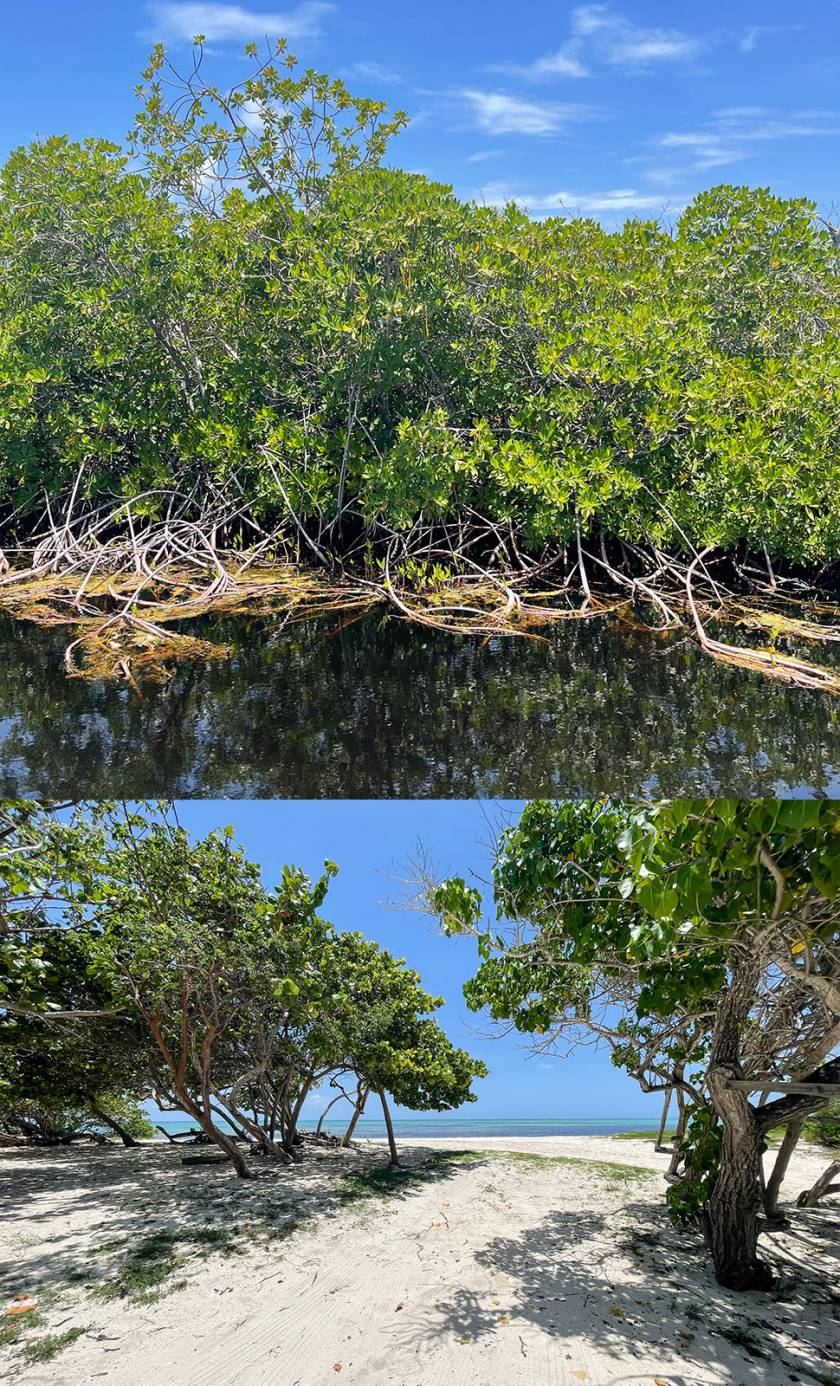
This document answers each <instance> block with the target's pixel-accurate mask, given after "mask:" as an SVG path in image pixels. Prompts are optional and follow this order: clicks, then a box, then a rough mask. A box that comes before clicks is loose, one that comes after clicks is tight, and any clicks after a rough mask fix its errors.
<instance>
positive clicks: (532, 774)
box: [0, 613, 840, 799]
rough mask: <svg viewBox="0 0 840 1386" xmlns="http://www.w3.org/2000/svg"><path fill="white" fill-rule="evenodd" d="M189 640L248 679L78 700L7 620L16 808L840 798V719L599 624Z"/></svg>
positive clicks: (678, 646) (29, 633) (251, 631)
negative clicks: (210, 644)
mask: <svg viewBox="0 0 840 1386" xmlns="http://www.w3.org/2000/svg"><path fill="white" fill-rule="evenodd" d="M190 630H191V632H192V633H193V634H196V635H201V636H203V637H204V638H207V639H213V640H217V641H220V642H225V643H228V644H230V645H231V646H232V647H233V652H232V656H231V658H230V659H228V660H219V661H211V662H210V663H208V664H193V663H189V664H182V665H180V666H178V667H176V668H175V670H174V673H173V675H172V677H171V679H170V680H169V682H168V683H166V684H163V685H154V684H147V685H145V686H144V688H143V698H142V700H139V699H138V698H137V696H136V694H135V693H134V692H132V690H131V689H130V688H129V687H128V686H127V685H125V684H118V683H88V682H85V681H83V680H81V679H68V678H67V677H66V675H65V673H64V669H63V665H62V653H63V650H64V646H65V644H66V643H67V640H68V639H69V638H70V637H69V636H68V635H67V632H66V631H62V630H60V629H59V630H56V629H53V630H47V629H39V628H37V627H34V626H31V625H26V624H23V623H16V622H12V621H9V620H1V621H0V785H2V792H3V794H4V795H6V796H14V795H31V796H44V797H49V798H53V799H55V798H64V797H73V798H79V797H84V796H89V797H108V796H114V797H122V796H126V797H135V796H154V795H162V796H169V795H173V796H178V795H180V796H191V795H192V796H206V795H220V796H232V797H292V798H326V797H332V798H344V797H358V798H366V797H368V798H381V797H389V798H398V797H400V798H412V797H414V798H418V797H426V796H429V797H458V798H473V797H476V796H490V797H492V796H501V797H506V798H520V797H521V798H528V797H532V796H540V795H558V796H566V797H573V796H588V795H597V794H603V793H609V794H616V795H618V794H623V795H644V796H646V797H651V796H656V795H687V794H695V793H697V794H722V795H730V796H770V795H776V794H782V795H784V794H797V795H802V794H829V795H832V796H838V795H840V699H838V698H832V697H830V696H829V695H826V694H821V693H812V692H805V691H803V690H801V689H797V688H792V687H788V686H786V685H784V684H782V683H778V682H775V681H773V680H770V679H768V678H765V677H764V676H762V675H759V674H750V673H747V672H746V671H743V670H740V669H737V668H733V667H731V666H730V667H727V666H725V665H721V664H717V663H715V662H714V661H713V660H712V659H710V658H709V657H708V656H706V655H703V654H702V653H700V651H699V650H698V649H696V647H695V646H694V645H693V644H692V643H691V642H689V641H686V640H681V639H674V638H673V637H672V638H670V639H663V638H662V637H661V636H654V635H648V634H646V633H645V632H632V633H629V632H627V631H625V630H622V629H621V628H619V627H617V626H615V625H608V624H607V623H606V622H605V621H588V622H570V623H569V624H568V625H566V626H561V627H560V628H558V630H557V631H556V634H555V635H554V637H553V639H552V641H551V643H546V644H543V643H539V642H537V641H528V640H515V639H508V640H498V641H493V642H491V643H490V644H486V645H483V644H482V643H481V642H479V641H477V640H472V639H469V640H468V639H463V638H458V637H453V636H448V635H445V634H438V633H436V632H432V631H427V630H424V629H420V628H419V627H417V626H411V625H408V624H407V623H405V622H403V621H399V620H395V619H393V618H388V617H383V616H382V615H380V614H378V613H377V614H374V615H372V616H367V617H365V618H364V619H363V620H360V621H357V622H356V623H355V624H353V625H349V626H346V627H345V628H344V629H343V630H340V631H337V632H335V633H330V630H331V627H330V626H324V625H320V626H319V625H317V624H316V623H312V624H310V625H306V626H296V627H292V628H286V629H283V628H282V627H281V625H280V623H279V622H277V621H272V620H271V619H266V618H261V619H254V620H250V619H244V618H242V617H233V618H226V619H213V620H208V621H205V622H201V623H198V622H195V623H193V624H192V626H191V627H190ZM836 657H837V656H836V655H835V658H836ZM820 658H822V659H823V662H827V659H826V657H825V656H824V655H823V654H822V652H820Z"/></svg>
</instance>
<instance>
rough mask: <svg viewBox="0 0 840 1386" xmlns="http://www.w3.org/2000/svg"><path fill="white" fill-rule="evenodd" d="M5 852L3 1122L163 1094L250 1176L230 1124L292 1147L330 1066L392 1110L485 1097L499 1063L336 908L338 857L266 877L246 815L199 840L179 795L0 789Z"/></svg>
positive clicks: (1, 903) (282, 1151) (1, 888)
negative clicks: (48, 799) (116, 796)
mask: <svg viewBox="0 0 840 1386" xmlns="http://www.w3.org/2000/svg"><path fill="white" fill-rule="evenodd" d="M0 850H2V857H0V1119H4V1118H5V1119H6V1120H7V1123H8V1124H11V1125H13V1126H14V1127H16V1128H17V1129H20V1128H21V1126H23V1128H24V1129H27V1126H26V1122H25V1121H21V1120H20V1119H19V1118H20V1116H21V1114H24V1115H25V1112H26V1111H27V1110H29V1109H31V1108H32V1106H33V1104H40V1107H41V1108H44V1109H46V1108H47V1107H49V1108H50V1109H51V1110H54V1111H55V1112H58V1113H60V1112H65V1113H70V1112H71V1111H72V1110H73V1109H79V1110H83V1111H87V1112H88V1114H90V1113H93V1114H94V1115H100V1117H101V1118H102V1119H103V1120H104V1119H105V1116H108V1115H111V1116H115V1115H118V1113H117V1111H116V1110H115V1104H116V1107H119V1109H120V1110H123V1108H125V1104H126V1102H133V1101H136V1100H138V1099H142V1098H148V1097H154V1098H155V1099H157V1101H158V1102H159V1103H161V1104H162V1105H163V1106H164V1107H167V1108H171V1109H173V1110H178V1111H181V1112H186V1113H187V1114H188V1115H189V1116H190V1117H191V1118H192V1120H193V1121H194V1122H195V1123H196V1124H197V1125H198V1126H200V1127H201V1129H202V1130H203V1131H204V1132H205V1134H206V1135H207V1136H208V1137H209V1138H210V1139H211V1140H214V1141H216V1143H217V1144H219V1145H221V1146H222V1148H223V1149H224V1150H225V1151H226V1153H227V1154H228V1155H229V1156H230V1157H231V1159H232V1160H233V1161H234V1164H235V1165H236V1167H237V1170H238V1172H239V1173H240V1174H246V1173H247V1172H248V1168H247V1165H246V1162H245V1160H244V1158H243V1155H242V1151H241V1150H240V1149H239V1148H238V1147H237V1146H236V1144H235V1143H234V1142H233V1141H232V1140H231V1138H230V1135H229V1132H230V1131H231V1130H232V1131H234V1132H235V1133H237V1134H238V1135H239V1136H240V1137H241V1138H242V1139H243V1140H247V1141H248V1142H249V1143H250V1144H251V1145H252V1146H253V1147H254V1148H256V1149H259V1150H260V1151H261V1152H262V1153H263V1154H264V1155H267V1156H270V1157H272V1158H276V1159H279V1160H282V1161H288V1160H289V1159H290V1157H291V1153H292V1150H293V1147H294V1145H295V1141H296V1135H297V1127H298V1121H299V1118H300V1115H301V1110H302V1107H303V1103H304V1101H305V1099H306V1097H307V1096H308V1094H309V1093H310V1092H311V1091H313V1090H316V1089H317V1088H318V1087H319V1086H320V1085H321V1084H323V1083H325V1082H327V1081H328V1080H329V1079H330V1077H331V1076H335V1075H345V1074H349V1075H352V1076H353V1077H355V1079H356V1081H357V1084H358V1086H359V1089H360V1090H364V1091H365V1092H367V1091H374V1092H375V1093H377V1094H378V1095H379V1097H380V1100H381V1101H382V1103H383V1106H384V1105H385V1094H386V1093H390V1094H391V1095H392V1096H393V1098H394V1099H395V1100H396V1101H397V1102H399V1103H402V1104H404V1105H405V1106H408V1107H411V1108H414V1109H417V1110H430V1109H431V1110H441V1111H442V1110H446V1109H449V1108H453V1107H458V1106H460V1105H461V1103H463V1102H473V1101H475V1096H474V1094H473V1093H472V1082H473V1079H474V1078H477V1077H481V1076H483V1075H484V1074H485V1072H486V1069H485V1067H484V1065H483V1064H482V1063H481V1062H479V1061H478V1060H474V1059H472V1058H471V1057H470V1055H468V1054H467V1053H466V1052H465V1051H464V1050H461V1049H458V1048H457V1047H456V1046H455V1045H453V1044H452V1042H451V1041H450V1039H449V1038H448V1036H447V1035H446V1034H445V1032H444V1031H443V1029H442V1028H441V1027H440V1025H439V1024H438V1023H437V1021H436V1020H435V1019H434V1013H435V1012H436V1011H437V1010H439V1009H440V1007H441V1005H442V1001H441V999H440V998H439V997H435V996H432V995H430V994H429V993H428V992H426V991H425V990H424V988H423V987H422V984H421V981H420V977H419V976H418V974H417V973H416V972H414V971H412V970H410V969H408V968H406V967H405V965H404V960H403V959H399V958H394V957H392V955H391V954H390V953H389V952H388V951H387V950H385V949H383V948H381V947H380V946H379V944H377V943H375V942H374V941H372V940H368V939H365V938H364V937H363V935H362V934H360V933H342V932H338V931H337V930H335V929H334V928H333V926H332V925H331V924H330V923H329V921H327V920H326V919H324V918H323V916H322V915H321V913H320V907H321V906H322V904H323V902H324V899H325V896H326V892H327V887H328V884H329V881H330V879H331V877H332V876H333V875H334V874H335V872H336V871H337V867H336V866H335V865H334V864H333V863H331V862H327V863H326V864H325V871H324V874H323V876H322V877H321V878H320V879H319V880H318V881H315V882H312V881H310V880H309V879H308V878H307V877H306V876H305V875H304V874H303V872H301V871H300V870H298V869H297V868H293V867H288V866H287V867H284V868H283V871H282V876H281V880H280V882H279V884H278V885H277V887H276V888H275V889H273V890H269V889H267V888H266V887H265V886H264V885H263V884H262V881H261V878H260V871H259V868H258V867H257V865H256V864H255V863H253V862H251V861H249V860H248V859H247V857H246V856H245V853H244V852H243V851H242V849H241V848H240V847H238V846H237V845H236V843H235V842H234V840H233V831H232V829H230V828H228V829H225V830H224V831H223V832H217V833H211V834H210V835H209V836H207V837H206V838H204V839H202V840H200V841H197V842H194V841H192V840H191V839H190V838H189V837H188V835H187V833H186V832H185V831H184V830H183V829H182V828H180V827H179V826H178V824H177V823H176V822H175V820H174V817H173V815H172V813H171V811H170V810H168V809H167V808H166V806H162V807H161V808H158V809H155V808H152V807H147V808H141V809H137V810H130V809H128V808H125V807H123V808H117V807H115V806H112V805H107V804H106V805H100V806H99V807H98V808H97V809H96V810H92V811H89V810H86V809H80V810H78V811H76V812H75V814H73V815H67V814H62V813H55V812H54V811H52V810H50V809H49V808H46V809H44V808H40V807H39V806H38V805H35V804H31V803H22V804H14V803H9V802H6V801H2V802H0ZM103 1114H104V1116H103ZM54 1124H56V1123H54ZM106 1124H108V1122H107V1121H106Z"/></svg>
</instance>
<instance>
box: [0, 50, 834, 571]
mask: <svg viewBox="0 0 840 1386" xmlns="http://www.w3.org/2000/svg"><path fill="white" fill-rule="evenodd" d="M248 53H249V55H250V58H251V60H252V63H253V72H252V74H251V75H249V76H248V77H246V78H245V79H244V80H243V81H242V82H241V83H239V85H238V86H236V87H234V88H233V89H231V90H229V91H228V90H223V89H222V88H220V87H217V86H215V85H214V84H213V83H212V82H210V81H209V80H208V78H207V77H206V76H205V67H206V65H207V61H208V60H207V59H206V57H205V55H204V52H203V47H202V45H201V44H199V45H198V47H197V49H196V55H195V63H194V66H193V68H192V69H191V70H190V71H189V72H188V73H187V74H185V75H178V74H175V73H174V72H173V71H172V69H171V68H169V66H168V60H167V58H166V56H165V54H164V53H163V51H162V50H161V49H156V50H155V51H154V53H153V55H152V59H151V62H150V65H149V67H148V69H147V71H146V73H145V76H144V85H143V87H142V89H141V90H142V106H141V109H140V112H139V115H138V117H137V121H136V124H135V127H134V130H133V131H132V133H131V135H130V137H129V140H128V143H127V145H126V148H125V149H121V148H119V147H117V146H115V145H113V144H110V143H107V142H105V141H103V140H98V139H91V140H87V141H85V142H83V143H81V144H78V143H73V142H72V141H70V140H69V139H67V138H64V137H61V136H56V137H52V138H49V139H45V140H43V141H38V142H36V143H34V144H32V145H31V146H29V147H28V148H21V149H17V150H16V151H15V152H14V153H13V154H12V155H11V156H10V158H9V159H8V161H7V163H6V165H5V167H4V168H3V169H2V172H0V499H1V500H2V518H3V532H4V535H5V541H6V544H7V547H13V546H14V545H15V544H16V543H25V542H26V541H27V540H28V539H29V538H30V536H31V535H32V533H33V531H34V530H35V529H37V528H38V527H39V526H40V524H41V521H42V517H43V514H44V510H45V506H48V507H49V514H50V516H51V520H52V524H53V527H54V530H53V533H54V536H55V534H61V533H62V532H63V531H62V526H64V525H65V524H66V523H70V524H71V527H72V525H77V524H79V523H82V521H84V523H86V524H89V525H95V523H96V520H97V517H98V518H99V519H101V518H102V516H103V515H106V514H107V515H111V516H113V517H114V519H115V521H116V522H117V523H118V524H119V525H122V526H123V528H125V527H126V525H127V524H128V511H127V510H126V509H123V510H122V511H119V509H118V507H120V506H123V507H125V506H127V505H128V504H129V503H130V509H131V516H132V520H133V521H136V522H139V521H140V520H142V519H150V518H151V519H156V520H160V521H161V522H163V521H164V520H166V519H167V518H170V519H171V517H172V515H173V513H175V512H177V513H178V515H180V516H181V517H182V519H183V518H184V517H186V520H187V521H189V522H195V523H198V525H199V526H200V527H201V529H202V532H203V534H204V535H205V537H206V536H207V535H209V536H211V540H212V543H213V544H215V543H216V542H217V541H218V542H221V540H222V539H224V541H225V544H226V546H228V547H231V546H232V547H235V546H237V545H241V546H249V545H251V544H253V543H258V542H260V541H261V540H264V539H265V538H266V537H267V536H269V535H273V536H275V540H274V547H273V548H272V549H271V550H270V552H271V553H273V554H276V553H277V551H278V549H279V550H282V547H283V544H284V543H285V545H286V546H287V550H286V551H287V552H295V551H296V552H297V553H299V554H303V555H305V556H307V557H309V558H318V560H319V561H320V560H326V559H330V558H333V557H335V556H336V555H338V556H342V557H345V558H346V557H348V555H350V554H352V553H355V554H356V555H357V556H359V557H362V556H363V555H364V553H365V544H366V543H368V542H369V541H370V542H374V541H380V540H383V539H384V540H391V539H393V537H394V536H403V537H406V536H411V535H415V536H416V535H417V532H418V526H419V527H421V528H422V527H424V526H427V525H432V526H438V527H443V528H444V529H446V532H447V544H446V548H447V550H448V552H449V553H450V555H451V556H452V558H453V561H454V560H455V559H456V558H458V557H461V558H463V557H464V556H466V555H469V556H470V557H473V558H475V557H479V556H480V557H481V560H482V562H483V563H487V562H489V561H490V560H491V559H493V558H495V561H497V562H498V563H499V564H500V565H502V566H503V567H506V568H508V569H512V568H515V567H517V565H518V564H519V563H520V562H521V561H524V560H525V559H527V556H528V555H532V554H538V553H542V552H543V550H545V549H546V548H549V549H550V550H552V551H554V552H559V551H561V550H562V549H564V548H565V547H566V546H572V549H571V551H572V553H573V554H574V553H575V549H574V545H575V544H576V543H577V536H578V534H579V533H580V534H582V536H583V539H584V542H585V543H586V542H588V541H590V540H591V539H592V538H593V537H603V538H605V539H606V540H609V541H614V542H615V544H618V541H621V543H623V544H624V545H626V546H635V547H638V548H642V549H644V550H645V552H646V553H648V554H649V553H650V552H651V551H652V550H654V549H658V550H662V551H668V552H669V553H671V554H675V553H680V554H682V555H684V556H689V555H690V554H691V552H692V550H693V549H697V550H702V549H705V548H707V547H710V546H714V547H722V548H724V549H726V550H730V551H733V552H734V551H736V550H739V549H740V550H741V552H742V553H743V552H744V551H751V552H753V553H758V554H761V553H762V551H766V553H767V554H768V555H769V556H770V558H771V559H773V560H786V561H788V562H790V563H793V564H801V565H806V566H807V567H809V568H810V569H814V570H815V569H816V568H818V567H820V566H821V565H825V564H831V563H833V562H834V561H835V560H837V558H838V557H840V469H838V441H840V413H838V409H837V399H838V387H839V386H840V350H838V327H840V297H838V277H837V274H838V249H837V247H836V246H835V244H834V243H833V241H832V238H831V236H830V235H829V234H828V232H827V230H826V229H825V228H824V226H823V225H822V224H821V223H820V222H819V220H818V219H817V218H816V217H815V215H814V213H815V208H814V207H813V205H812V204H811V203H809V202H808V201H807V200H806V199H787V200H786V199H782V198H778V197H775V196H773V195H772V194H771V193H770V192H769V191H768V190H767V189H761V188H758V189H750V188H746V187H730V186H721V187H716V188H713V189H711V190H709V191H707V192H704V193H702V194H701V195H700V196H699V197H697V198H696V200H695V201H694V202H693V203H692V204H691V205H690V206H689V207H688V208H687V209H686V210H685V211H684V212H683V213H682V214H681V215H680V216H679V218H678V219H677V221H676V224H675V225H674V226H673V227H672V228H667V227H664V226H662V225H660V224H658V223H656V222H652V221H635V220H634V221H629V222H628V223H627V224H626V225H625V227H624V228H623V229H622V230H620V231H613V232H611V231H607V230H605V229H603V228H602V227H601V226H600V225H598V224H597V223H596V222H594V221H591V220H582V219H571V220H567V219H565V218H558V217H552V218H549V219H547V220H545V221H541V222H538V221H532V220H530V219H529V218H528V217H527V216H525V215H524V214H523V213H522V212H521V211H520V210H518V209H517V208H516V207H515V206H512V205H511V206H507V207H503V208H496V207H492V206H490V207H488V206H481V205H477V204H476V203H473V202H463V201H461V200H459V199H458V198H457V197H456V196H455V195H454V193H453V192H452V190H451V189H450V188H449V187H446V186H444V185H442V184H439V183H435V182H431V181H429V180H428V179H426V178H425V177H422V176H420V175H418V174H412V173H406V172H402V171H400V170H399V169H397V168H394V167H390V166H387V165H385V164H384V163H383V157H384V154H385V149H386V144H387V141H388V139H389V138H390V137H391V136H392V135H393V134H395V133H396V132H397V131H398V130H399V129H400V127H401V126H402V124H403V123H404V117H403V116H402V114H401V113H397V114H396V115H395V116H393V117H390V116H389V114H388V112H387V111H386V110H385V109H384V107H383V105H382V104H381V103H378V102H373V101H369V100H358V99H356V98H353V97H351V96H350V95H349V93H348V92H347V91H346V89H345V88H344V86H343V85H342V84H341V83H340V82H337V81H331V80H329V79H328V78H327V77H324V76H322V75H319V74H317V73H314V72H307V73H305V74H303V75H302V76H298V75H296V73H295V70H294V59H292V58H291V57H289V55H288V54H287V52H286V49H285V45H284V44H282V43H281V44H280V45H279V46H278V48H277V50H276V52H274V53H272V54H270V55H269V56H268V59H267V61H266V62H260V61H259V60H258V58H257V53H256V49H255V48H254V47H250V48H249V50H248ZM447 527H448V528H447ZM76 532H78V530H77V531H76ZM193 540H194V536H193ZM181 542H182V543H184V544H186V543H187V539H186V538H185V537H184V535H183V534H182V536H181ZM194 542H197V541H194ZM424 542H426V540H424ZM410 551H411V543H410V542H408V543H407V544H406V545H404V546H403V547H401V548H400V550H399V552H400V555H401V556H402V557H404V556H405V555H406V554H408V553H409V552H410ZM54 552H55V550H54ZM267 552H269V551H268V550H267ZM379 552H381V549H380V550H379ZM592 552H595V550H594V549H592ZM416 553H417V546H415V557H416ZM625 558H626V554H625ZM584 581H585V578H584Z"/></svg>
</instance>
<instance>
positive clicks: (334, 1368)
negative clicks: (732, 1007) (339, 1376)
mask: <svg viewBox="0 0 840 1386" xmlns="http://www.w3.org/2000/svg"><path fill="white" fill-rule="evenodd" d="M333 1371H334V1372H340V1371H341V1363H340V1362H336V1364H335V1366H334V1367H333Z"/></svg>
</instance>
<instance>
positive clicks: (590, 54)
mask: <svg viewBox="0 0 840 1386" xmlns="http://www.w3.org/2000/svg"><path fill="white" fill-rule="evenodd" d="M706 42H707V41H706V40H705V39H701V38H695V37H692V36H691V35H689V34H684V33H682V32H681V31H680V30H679V29H660V28H656V29H646V28H643V27H641V26H640V25H637V24H633V23H631V22H630V20H628V19H625V18H624V16H623V15H621V14H619V13H618V12H617V11H616V10H614V9H613V8H612V6H610V5H578V6H577V8H576V9H574V10H572V14H571V33H570V35H569V37H568V38H567V39H566V40H565V42H564V43H562V44H561V46H560V47H559V48H558V49H557V50H556V51H555V52H552V53H547V54H545V55H544V56H543V57H541V58H537V59H536V60H535V61H534V62H533V63H530V64H528V65H527V66H524V67H511V66H506V67H497V68H496V69H491V70H495V71H502V72H509V73H513V74H515V75H516V76H520V77H524V78H526V79H527V80H528V81H533V82H541V81H548V80H551V79H552V78H558V77H570V78H579V77H588V76H590V75H591V72H592V70H593V67H596V66H598V65H599V64H600V65H606V66H608V67H613V68H620V69H624V70H625V71H635V72H643V71H645V70H647V69H649V68H651V67H653V66H654V65H655V64H657V63H672V62H685V61H688V60H690V59H692V58H696V57H698V56H699V54H700V53H701V52H702V51H703V49H704V48H705V47H706Z"/></svg>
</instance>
